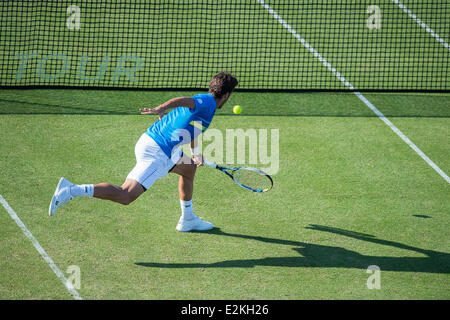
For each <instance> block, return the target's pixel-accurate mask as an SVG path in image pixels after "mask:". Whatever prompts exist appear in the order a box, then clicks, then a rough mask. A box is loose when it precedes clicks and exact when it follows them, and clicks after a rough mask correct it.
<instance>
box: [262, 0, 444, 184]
mask: <svg viewBox="0 0 450 320" xmlns="http://www.w3.org/2000/svg"><path fill="white" fill-rule="evenodd" d="M258 2H259V3H260V4H261V5H262V6H263V7H264V8H265V9H266V10H267V11H268V12H269V13H270V14H271V15H272V16H273V17H274V18H275V19H276V20H277V21H278V22H279V23H280V24H281V25H283V27H285V28H286V30H287V31H289V32H290V33H291V34H292V35H293V36H294V37H295V38H296V39H297V40H298V41H299V42H300V43H301V44H302V45H303V46H305V48H306V49H308V50H309V51H310V52H311V53H312V54H313V55H314V56H315V57H316V58H317V59H319V60H320V61H321V62H322V63H323V65H324V66H325V67H327V69H328V70H330V71H331V72H332V73H333V74H334V75H335V76H336V77H337V78H338V79H339V80H340V81H341V82H342V83H343V84H345V86H346V87H347V88H349V89H350V90H354V89H355V88H354V87H353V85H352V84H351V83H350V82H349V81H347V79H345V78H344V76H342V75H341V74H340V73H339V71H337V70H336V69H335V68H334V67H333V66H332V65H331V64H330V63H329V62H328V61H327V60H326V59H325V58H324V57H323V56H322V55H321V54H320V53H319V52H318V51H317V50H316V49H314V48H313V47H312V46H311V45H310V44H309V43H308V41H306V40H305V39H303V38H302V36H300V35H299V34H298V33H297V31H295V29H294V28H292V27H291V25H289V23H287V22H286V21H285V20H284V19H283V18H282V17H280V15H278V13H276V11H275V10H273V9H272V8H271V7H270V6H269V5H268V4H267V3H266V2H265V1H264V0H258ZM353 93H354V94H355V95H356V96H357V97H358V98H359V99H360V100H361V101H362V102H364V104H365V105H366V106H367V107H369V108H370V109H371V110H372V111H373V112H374V113H375V114H376V115H377V116H378V117H379V118H380V119H381V120H383V121H384V123H385V124H387V125H388V126H389V128H391V129H392V131H394V132H395V133H396V134H397V135H398V136H399V137H400V138H401V139H402V140H403V141H404V142H405V143H406V144H407V145H409V146H410V147H411V148H412V149H413V150H414V151H415V152H416V153H417V154H418V155H419V156H420V157H421V158H422V159H423V160H425V162H426V163H428V165H429V166H430V167H432V168H433V169H434V170H435V171H436V172H437V173H438V174H439V175H440V176H441V177H442V178H444V179H445V181H447V183H450V178H449V176H448V175H447V174H445V172H444V171H442V170H441V169H440V168H439V167H438V166H437V165H436V164H435V163H434V162H433V161H431V159H430V158H428V157H427V156H426V155H425V153H423V152H422V151H421V150H420V149H419V148H418V147H417V146H416V145H415V144H414V143H413V142H412V141H411V140H410V139H409V138H408V137H407V136H405V135H404V134H403V133H402V132H401V131H400V130H399V129H398V128H397V127H396V126H395V125H394V124H393V123H392V122H391V121H389V120H388V119H387V118H386V117H385V116H384V114H382V113H381V112H380V111H379V110H378V109H377V108H376V107H375V106H374V105H373V104H372V103H371V102H370V101H369V100H367V98H366V97H364V96H363V95H362V94H361V93H360V92H355V91H353Z"/></svg>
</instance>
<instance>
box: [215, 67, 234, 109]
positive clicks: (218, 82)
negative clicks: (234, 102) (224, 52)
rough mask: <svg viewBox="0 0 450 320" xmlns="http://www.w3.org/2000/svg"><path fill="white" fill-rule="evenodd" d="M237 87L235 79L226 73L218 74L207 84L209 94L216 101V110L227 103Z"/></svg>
mask: <svg viewBox="0 0 450 320" xmlns="http://www.w3.org/2000/svg"><path fill="white" fill-rule="evenodd" d="M237 85H238V81H237V79H236V78H235V77H234V76H233V75H231V73H228V72H219V73H218V74H216V75H215V76H214V77H212V79H211V81H210V82H209V94H211V95H212V96H213V97H214V98H216V101H218V104H217V108H219V109H220V108H221V107H222V106H223V105H224V104H225V102H227V100H228V98H229V97H230V95H231V93H232V92H233V90H234V88H235V87H236V86H237Z"/></svg>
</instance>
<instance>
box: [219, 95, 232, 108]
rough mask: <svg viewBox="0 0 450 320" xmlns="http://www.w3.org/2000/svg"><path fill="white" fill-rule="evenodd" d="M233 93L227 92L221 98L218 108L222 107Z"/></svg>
mask: <svg viewBox="0 0 450 320" xmlns="http://www.w3.org/2000/svg"><path fill="white" fill-rule="evenodd" d="M230 95H231V93H230V92H229V93H227V94H225V95H224V96H223V97H222V98H220V100H219V103H218V106H217V109H220V108H222V106H223V105H224V104H225V103H227V101H228V99H229V98H230Z"/></svg>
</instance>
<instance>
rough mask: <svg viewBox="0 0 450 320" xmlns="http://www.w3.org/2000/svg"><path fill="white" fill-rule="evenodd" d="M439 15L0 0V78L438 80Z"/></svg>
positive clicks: (384, 0)
mask: <svg viewBox="0 0 450 320" xmlns="http://www.w3.org/2000/svg"><path fill="white" fill-rule="evenodd" d="M449 22H450V1H448V0H402V1H397V0H377V1H373V0H370V1H365V0H360V1H357V0H340V1H330V0H304V1H288V0H280V1H275V0H197V1H194V0H176V1H175V0H169V1H151V0H128V1H125V0H123V1H118V0H111V1H106V0H89V1H87V0H83V1H80V0H78V1H77V0H72V1H65V0H48V1H35V0H29V1H17V0H14V1H4V0H2V1H1V2H0V23H1V30H0V35H1V43H2V45H1V47H0V65H1V73H0V86H2V87H27V86H30V87H36V86H38V87H40V86H42V87H82V88H127V89H204V88H207V87H208V83H209V79H210V78H211V76H212V75H214V74H215V73H217V72H219V71H229V72H231V73H233V74H234V75H236V76H237V77H238V79H239V83H240V84H239V89H241V90H242V89H244V90H245V89H247V90H323V91H326V90H349V88H350V89H354V90H359V91H370V90H376V91H378V90H380V91H398V90H400V91H403V90H406V91H449V90H450V72H449V71H450V70H449V58H450V48H449V46H448V42H449V40H450V23H449ZM343 79H345V80H347V81H348V83H347V85H346V84H344V81H343ZM348 84H351V87H349V85H348Z"/></svg>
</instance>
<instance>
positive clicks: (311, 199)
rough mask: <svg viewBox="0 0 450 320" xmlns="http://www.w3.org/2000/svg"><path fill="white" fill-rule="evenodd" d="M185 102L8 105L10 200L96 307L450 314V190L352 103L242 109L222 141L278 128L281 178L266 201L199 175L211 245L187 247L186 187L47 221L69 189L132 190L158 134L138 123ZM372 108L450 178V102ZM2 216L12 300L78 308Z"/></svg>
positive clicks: (7, 293) (71, 100)
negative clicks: (378, 309)
mask: <svg viewBox="0 0 450 320" xmlns="http://www.w3.org/2000/svg"><path fill="white" fill-rule="evenodd" d="M181 94H183V95H184V94H190V93H186V92H162V93H161V92H126V91H121V92H113V91H79V90H75V91H70V90H67V91H66V90H29V91H20V90H3V91H1V92H0V95H1V97H0V112H1V113H2V115H1V116H0V120H1V121H0V125H1V128H0V131H1V132H2V139H1V142H0V150H1V153H0V154H1V161H0V163H1V172H2V174H1V176H0V190H1V193H0V194H1V195H2V196H3V197H4V198H5V199H6V200H7V201H8V203H9V204H10V205H11V207H12V208H13V209H14V210H15V211H16V213H17V214H18V215H19V217H20V218H21V219H22V221H23V222H24V223H25V225H26V226H27V227H28V228H29V230H30V231H31V232H32V233H33V235H34V236H35V237H36V238H37V239H38V240H39V242H40V243H41V245H42V246H43V247H44V249H45V250H46V251H47V252H48V253H49V255H50V256H51V257H52V259H53V260H54V261H55V263H56V264H57V265H58V266H59V268H60V269H61V270H62V271H63V272H65V271H66V269H67V267H68V266H70V265H77V266H79V267H80V270H81V288H80V290H78V292H79V294H80V295H81V296H82V297H83V298H84V299H448V298H449V289H450V288H449V285H448V283H449V272H450V260H449V253H450V242H449V237H448V235H449V234H448V230H449V223H448V214H449V212H450V210H449V209H450V208H449V201H448V196H449V189H448V183H447V182H446V181H445V180H444V179H443V178H442V177H441V176H439V175H438V174H437V173H436V172H435V171H434V170H433V169H432V168H431V167H430V166H428V164H426V162H425V161H424V160H422V159H421V158H420V157H419V156H418V155H417V154H416V153H415V152H413V151H412V149H411V148H410V147H409V146H407V145H406V144H405V143H404V142H403V141H402V140H401V139H400V138H399V137H398V136H397V135H395V134H394V133H393V132H392V131H391V129H390V128H389V127H387V126H386V125H385V124H384V123H383V122H382V121H381V120H380V119H378V118H377V117H376V116H374V115H373V114H371V111H370V110H369V109H368V108H367V107H366V106H365V105H364V104H363V103H362V102H360V101H359V100H358V99H357V98H356V97H355V96H354V95H353V94H350V93H349V94H345V93H298V94H282V93H280V94H277V93H267V94H257V93H242V92H237V93H235V94H234V95H233V96H232V98H231V100H230V101H229V103H228V104H227V105H226V106H225V107H224V109H223V110H221V111H220V112H219V113H218V115H217V116H216V118H215V120H214V122H213V124H212V127H213V128H218V129H222V130H224V129H225V128H250V127H251V128H269V129H270V128H279V129H280V151H279V156H280V170H279V172H278V173H277V174H276V175H274V176H273V178H274V181H275V186H274V189H273V190H271V191H270V192H268V193H266V194H262V195H258V194H254V193H251V192H247V191H245V190H243V189H241V188H239V187H237V186H236V185H234V184H233V183H232V182H231V181H229V179H226V178H225V177H222V176H221V175H220V174H218V173H217V172H215V171H213V170H210V169H208V168H201V169H199V171H198V174H197V178H196V179H197V181H196V188H195V193H194V195H195V196H194V208H195V210H196V212H197V214H198V215H200V216H202V217H204V218H206V219H208V220H209V221H211V222H213V223H214V224H215V226H216V227H217V229H214V230H213V231H211V232H205V233H192V234H181V233H178V232H176V231H175V226H176V222H177V221H178V217H179V213H180V209H179V204H178V193H177V187H176V184H177V177H176V176H175V175H169V176H168V177H166V178H164V179H161V180H159V181H158V182H157V183H156V184H155V185H154V186H153V187H152V188H151V189H150V190H149V191H147V193H146V194H144V195H143V196H142V197H141V198H140V199H138V200H137V201H136V202H135V203H133V204H131V205H130V206H121V205H118V204H115V203H111V202H106V201H101V200H93V199H76V200H75V201H72V202H70V203H68V204H67V206H66V207H64V208H62V209H61V210H60V211H59V212H58V214H57V216H55V217H52V218H51V217H49V216H48V214H47V210H48V203H49V201H50V198H51V195H52V193H53V191H54V188H55V186H56V183H57V182H58V179H59V177H60V176H65V177H67V178H69V179H71V180H73V181H74V182H75V183H90V182H100V181H103V180H106V181H110V182H112V183H116V184H120V183H122V181H123V179H124V177H125V176H126V174H127V173H128V171H129V170H130V169H131V168H132V167H133V166H134V161H135V160H134V153H133V148H134V144H135V142H136V140H137V139H138V137H139V136H140V134H141V133H142V132H143V131H144V130H145V129H146V128H147V127H148V126H149V125H150V124H151V123H152V122H153V121H155V120H156V117H151V116H141V115H138V114H137V112H136V110H137V108H138V107H140V106H142V105H154V104H159V103H161V102H163V101H165V100H166V99H168V98H170V97H172V96H176V95H181ZM366 97H367V98H368V99H370V100H371V102H372V103H374V104H375V105H376V106H377V107H378V108H379V109H380V111H382V112H383V113H384V114H385V115H386V116H389V118H390V119H391V121H393V123H394V124H395V125H396V126H397V127H398V128H399V129H400V130H402V132H403V133H404V134H406V135H407V136H408V137H409V138H410V139H411V140H412V141H413V142H414V143H415V144H416V145H417V146H418V147H419V148H420V149H421V150H422V151H423V152H425V153H426V154H427V155H428V156H429V157H430V158H431V159H433V161H434V162H435V163H436V164H437V165H438V166H439V167H440V168H441V169H442V170H443V171H444V172H449V171H450V162H449V158H448V154H449V144H448V141H449V130H448V128H449V123H448V119H449V116H450V108H449V107H450V105H449V95H448V94H428V95H422V94H366ZM237 103H239V104H240V105H242V106H243V108H244V113H243V114H242V115H239V116H236V115H232V113H231V107H232V106H233V105H234V104H237ZM11 109H13V110H14V111H15V112H16V113H15V114H8V111H11ZM83 109H84V111H83ZM53 113H55V114H53ZM100 113H104V114H100ZM287 115H289V116H287ZM1 212H2V214H1V215H0V219H1V223H0V226H1V235H2V241H1V242H0V253H1V259H0V274H1V281H0V297H2V298H4V299H70V298H71V296H70V295H69V294H68V292H67V291H66V289H65V288H64V286H63V285H62V284H61V282H60V281H59V279H58V278H57V277H56V276H55V275H54V273H53V272H52V270H51V269H50V268H49V267H48V265H47V264H46V263H45V262H44V260H43V259H42V258H41V257H40V256H39V254H38V253H37V251H36V250H35V249H34V248H33V246H32V245H31V243H30V241H29V240H28V239H26V238H25V236H24V235H23V233H22V232H21V230H20V229H19V228H18V226H17V225H16V224H15V223H14V221H13V220H12V219H11V218H10V217H9V216H8V214H7V212H6V211H5V210H4V209H3V208H2V210H1ZM369 265H378V266H379V267H380V269H381V289H380V290H369V289H367V287H366V281H367V278H368V277H369V276H370V275H369V274H368V273H366V269H367V267H368V266H369Z"/></svg>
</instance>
